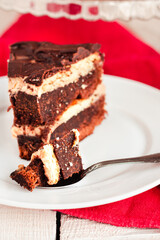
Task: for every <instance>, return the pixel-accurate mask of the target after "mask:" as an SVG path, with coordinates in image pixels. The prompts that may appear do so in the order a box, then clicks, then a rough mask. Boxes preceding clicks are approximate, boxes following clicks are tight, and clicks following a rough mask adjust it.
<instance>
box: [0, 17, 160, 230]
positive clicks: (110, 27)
mask: <svg viewBox="0 0 160 240" xmlns="http://www.w3.org/2000/svg"><path fill="white" fill-rule="evenodd" d="M23 40H25V41H26V40H38V41H51V42H54V43H58V44H64V43H68V44H69V43H84V42H98V43H100V44H101V45H102V49H101V50H102V52H104V53H105V55H106V61H105V64H104V72H105V73H108V74H112V75H117V76H122V77H126V78H131V79H134V80H137V81H140V82H143V83H146V84H149V85H151V86H154V87H157V88H159V89H160V55H159V54H158V53H157V52H156V51H154V50H153V49H152V48H150V47H149V46H147V45H146V44H144V43H143V42H142V41H140V40H138V39H137V38H136V37H134V36H133V35H132V34H131V33H129V32H128V31H127V30H125V29H124V28H123V27H122V26H120V25H119V24H118V23H116V22H110V23H108V22H104V21H101V20H98V21H95V22H87V21H85V20H82V19H81V20H76V21H71V20H68V19H65V18H61V19H51V18H49V17H46V16H44V17H34V16H32V15H30V14H26V15H23V16H22V17H20V18H19V20H18V21H17V22H16V23H15V24H14V25H13V26H12V27H11V28H10V29H9V30H8V31H6V32H5V33H4V34H3V35H2V36H1V38H0V75H6V74H7V59H8V57H9V49H8V46H9V45H10V44H12V43H14V42H16V41H23ZM61 212H63V213H66V214H70V215H72V216H76V217H80V218H86V219H90V220H95V221H98V222H102V223H108V224H114V225H116V226H128V227H150V228H154V227H155V228H159V227H160V189H159V188H158V187H157V188H154V189H152V190H149V191H147V192H145V193H142V194H140V195H138V196H135V197H132V198H129V199H126V200H122V201H119V202H116V203H111V204H106V205H103V206H98V207H92V208H83V209H73V210H63V211H61Z"/></svg>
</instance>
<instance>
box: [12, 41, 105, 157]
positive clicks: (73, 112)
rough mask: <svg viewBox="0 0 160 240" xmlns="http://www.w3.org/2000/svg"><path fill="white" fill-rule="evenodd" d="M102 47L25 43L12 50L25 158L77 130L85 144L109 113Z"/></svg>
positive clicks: (15, 130) (16, 130)
mask: <svg viewBox="0 0 160 240" xmlns="http://www.w3.org/2000/svg"><path fill="white" fill-rule="evenodd" d="M99 50H100V45H99V44H90V43H89V44H77V45H56V44H53V43H48V42H20V43H16V44H13V45H12V46H11V54H10V60H9V64H8V77H9V95H10V101H11V107H12V108H13V112H14V123H13V127H12V135H13V136H14V137H16V138H17V140H18V145H19V152H20V157H21V158H24V159H30V157H31V155H32V153H33V152H35V151H37V150H38V149H39V148H40V147H41V146H43V145H44V144H49V143H52V141H53V140H54V139H55V138H56V137H61V136H63V135H64V134H65V133H66V132H68V131H70V130H71V129H73V128H76V129H78V130H79V132H80V140H82V139H84V138H85V137H86V136H88V135H90V134H91V133H92V132H93V130H94V128H95V126H96V125H98V124H100V123H101V121H102V120H103V119H104V115H105V109H104V106H105V87H104V85H103V83H102V72H103V69H102V67H103V60H104V57H103V54H101V52H100V51H99Z"/></svg>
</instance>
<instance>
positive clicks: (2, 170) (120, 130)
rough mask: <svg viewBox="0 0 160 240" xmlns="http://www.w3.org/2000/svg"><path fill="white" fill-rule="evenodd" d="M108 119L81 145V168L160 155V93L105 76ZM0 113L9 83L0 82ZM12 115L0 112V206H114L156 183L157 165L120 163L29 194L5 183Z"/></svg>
mask: <svg viewBox="0 0 160 240" xmlns="http://www.w3.org/2000/svg"><path fill="white" fill-rule="evenodd" d="M103 80H104V82H105V84H106V87H107V102H108V105H107V109H108V112H109V115H108V117H107V118H106V119H105V120H104V121H103V123H102V124H101V125H100V126H98V127H97V128H96V130H95V132H94V134H93V135H91V136H89V137H87V138H86V139H85V140H84V141H82V142H81V143H80V151H81V154H82V159H83V162H84V168H86V167H87V166H89V165H91V164H93V163H95V162H98V161H102V160H107V159H114V158H123V157H134V156H138V155H144V154H150V153H155V152H159V150H160V93H159V91H158V90H156V89H154V88H152V87H149V86H146V85H144V84H141V83H138V82H135V81H132V80H127V79H123V78H118V77H114V76H104V78H103ZM0 89H1V91H2V94H1V95H0V108H1V107H3V106H6V105H8V104H9V102H8V93H7V79H6V78H5V77H4V78H1V79H0ZM12 121H13V119H12V111H10V112H9V113H7V112H6V111H5V112H1V113H0V133H1V137H0V160H1V167H0V189H1V191H0V203H1V204H6V205H10V206H16V207H23V208H37V209H69V208H82V207H90V206H96V205H101V204H105V203H111V202H115V201H118V200H121V199H125V198H128V197H131V196H133V195H136V194H139V193H141V192H144V191H146V190H148V189H150V188H152V187H154V186H156V185H158V184H159V183H160V165H159V164H150V163H147V164H140V163H137V164H133V163H129V164H118V165H114V166H107V167H105V168H102V169H99V170H96V171H95V172H93V173H91V174H89V175H88V176H87V177H86V178H85V179H83V180H82V181H81V182H79V183H76V184H74V185H70V186H67V187H63V188H58V189H57V188H56V189H54V188H53V189H35V190H34V191H33V192H29V191H27V190H25V189H23V188H21V187H20V186H19V185H18V184H16V182H14V181H12V180H11V179H10V178H9V175H10V173H11V172H12V171H13V170H15V169H16V168H17V166H18V165H19V164H28V162H26V161H25V160H21V159H20V158H19V157H18V147H17V143H16V140H15V139H12V137H11V133H10V127H11V125H12Z"/></svg>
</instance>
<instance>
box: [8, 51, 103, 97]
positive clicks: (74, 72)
mask: <svg viewBox="0 0 160 240" xmlns="http://www.w3.org/2000/svg"><path fill="white" fill-rule="evenodd" d="M95 61H98V62H99V65H102V61H101V57H100V55H99V54H98V53H94V54H91V55H90V56H88V57H86V58H84V59H82V60H80V61H78V62H77V63H73V64H72V65H71V67H70V69H69V70H63V71H59V72H57V73H55V74H54V75H53V76H51V77H48V78H46V79H45V80H44V81H43V83H42V84H41V86H35V85H33V84H29V83H26V82H24V80H25V78H27V77H24V78H21V77H15V78H9V84H8V89H9V92H10V93H11V94H16V93H18V92H19V91H21V92H25V93H27V94H29V95H37V96H38V97H40V96H41V95H42V94H43V93H46V92H51V91H53V90H55V89H57V88H59V87H64V86H65V85H68V84H69V83H73V82H77V81H78V80H79V78H80V76H82V77H84V76H86V75H88V74H89V73H90V72H91V71H93V70H94V69H95V65H94V62H95Z"/></svg>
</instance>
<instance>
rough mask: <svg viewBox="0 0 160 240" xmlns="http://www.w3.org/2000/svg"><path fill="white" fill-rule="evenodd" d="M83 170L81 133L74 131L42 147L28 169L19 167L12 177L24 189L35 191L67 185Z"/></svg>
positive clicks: (34, 154)
mask: <svg viewBox="0 0 160 240" xmlns="http://www.w3.org/2000/svg"><path fill="white" fill-rule="evenodd" d="M82 169H83V167H82V159H81V156H80V153H79V132H78V131H77V130H76V129H73V130H71V131H70V132H69V133H67V134H66V135H64V136H63V137H62V138H56V139H55V140H54V141H53V143H52V144H48V145H44V146H42V147H41V148H40V149H39V150H38V151H36V152H34V153H33V154H32V157H31V162H30V164H29V165H28V166H27V167H25V166H24V165H19V168H18V170H15V171H14V172H12V173H11V175H10V176H11V178H12V179H13V180H15V181H16V182H17V183H19V184H20V185H21V186H23V187H24V188H26V189H28V190H29V191H33V189H34V188H35V187H37V186H41V187H44V186H55V185H57V184H58V183H62V182H63V184H65V183H66V181H67V180H68V179H70V178H71V177H73V175H75V174H79V173H80V172H81V171H82Z"/></svg>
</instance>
